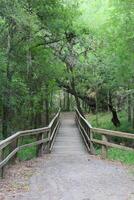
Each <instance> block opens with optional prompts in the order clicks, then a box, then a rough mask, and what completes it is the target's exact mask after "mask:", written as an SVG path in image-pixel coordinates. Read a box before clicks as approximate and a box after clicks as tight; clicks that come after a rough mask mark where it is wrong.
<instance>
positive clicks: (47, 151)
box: [44, 128, 51, 154]
mask: <svg viewBox="0 0 134 200" xmlns="http://www.w3.org/2000/svg"><path fill="white" fill-rule="evenodd" d="M47 138H48V140H49V141H48V142H47V145H46V147H45V148H44V153H45V154H49V153H50V145H51V141H50V138H51V128H50V129H49V131H48V136H47Z"/></svg>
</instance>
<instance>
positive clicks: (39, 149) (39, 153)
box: [37, 133, 44, 157]
mask: <svg viewBox="0 0 134 200" xmlns="http://www.w3.org/2000/svg"><path fill="white" fill-rule="evenodd" d="M42 139H43V133H39V135H38V137H37V141H39V140H42ZM43 149H44V148H43V143H41V144H39V145H38V146H37V157H40V156H42V155H43Z"/></svg>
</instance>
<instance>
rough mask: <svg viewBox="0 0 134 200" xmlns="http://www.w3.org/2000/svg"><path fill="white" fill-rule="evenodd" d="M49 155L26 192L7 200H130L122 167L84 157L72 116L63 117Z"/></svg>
mask: <svg viewBox="0 0 134 200" xmlns="http://www.w3.org/2000/svg"><path fill="white" fill-rule="evenodd" d="M61 119H62V123H61V127H60V130H59V134H58V136H57V138H56V142H55V145H54V148H53V151H52V154H50V155H45V156H44V157H43V158H42V159H41V162H40V164H39V166H38V168H37V169H36V173H35V174H33V176H32V177H31V178H30V180H29V186H30V188H29V191H28V192H25V193H23V194H21V195H19V194H18V196H16V197H13V198H12V197H11V196H10V200H12V199H16V200H18V199H19V200H134V175H133V174H131V173H129V172H128V170H127V169H126V167H124V166H122V165H121V164H117V163H113V162H110V161H104V160H100V159H98V158H95V157H94V156H91V155H89V154H88V152H87V150H86V149H85V146H84V144H83V142H82V139H81V136H80V135H79V132H78V130H77V127H76V125H75V121H74V116H73V115H70V114H64V115H62V116H61Z"/></svg>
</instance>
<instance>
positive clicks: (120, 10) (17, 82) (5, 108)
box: [0, 0, 134, 139]
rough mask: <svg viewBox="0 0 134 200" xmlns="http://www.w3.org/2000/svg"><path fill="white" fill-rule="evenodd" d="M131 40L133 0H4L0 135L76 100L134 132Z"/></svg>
mask: <svg viewBox="0 0 134 200" xmlns="http://www.w3.org/2000/svg"><path fill="white" fill-rule="evenodd" d="M133 39H134V3H133V2H132V1H131V0H123V1H122V0H103V1H102V0H95V1H93V0H90V1H89V0H75V1H73V0H70V1H69V0H63V1H61V0H49V1H48V0H38V1H34V0H23V1H22V0H12V1H11V0H1V1H0V132H1V139H2V138H6V137H8V136H9V135H11V134H13V133H14V132H16V131H17V130H22V129H23V130H24V129H28V128H37V127H41V126H45V125H47V124H48V123H49V121H50V119H51V116H52V115H53V113H54V112H56V111H57V109H58V108H59V107H61V108H62V109H63V110H64V111H69V110H74V106H77V108H78V109H79V111H80V112H81V114H82V115H84V114H85V113H89V112H90V113H92V114H95V116H96V124H99V113H110V119H109V123H111V124H113V126H114V127H115V128H119V127H121V126H122V125H124V124H125V126H123V129H122V131H126V130H128V129H129V131H130V132H133V130H134V55H133V52H134V44H133ZM120 113H121V115H122V116H123V121H122V120H121V119H120ZM89 118H90V116H89ZM122 123H123V124H122Z"/></svg>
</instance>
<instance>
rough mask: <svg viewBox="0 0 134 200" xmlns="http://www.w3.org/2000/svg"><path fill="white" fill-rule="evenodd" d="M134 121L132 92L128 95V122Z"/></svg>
mask: <svg viewBox="0 0 134 200" xmlns="http://www.w3.org/2000/svg"><path fill="white" fill-rule="evenodd" d="M131 121H132V110H131V94H129V95H128V122H130V123H131Z"/></svg>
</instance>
